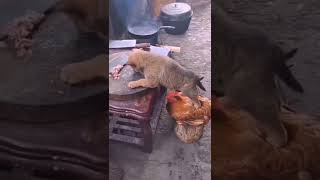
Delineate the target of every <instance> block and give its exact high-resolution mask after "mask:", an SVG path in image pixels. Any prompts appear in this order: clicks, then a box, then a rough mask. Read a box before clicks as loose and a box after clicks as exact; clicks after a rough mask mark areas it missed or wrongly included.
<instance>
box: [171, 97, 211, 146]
mask: <svg viewBox="0 0 320 180" xmlns="http://www.w3.org/2000/svg"><path fill="white" fill-rule="evenodd" d="M198 99H199V101H200V103H201V107H200V108H195V107H194V106H193V103H192V101H191V99H190V98H188V97H187V96H183V95H182V93H181V92H169V93H168V94H167V107H166V108H167V111H168V113H169V114H170V116H171V117H172V118H173V119H174V120H175V121H176V122H177V126H176V128H175V132H176V135H177V137H178V138H179V139H180V140H182V141H183V142H185V143H193V142H195V141H197V140H198V139H200V138H201V136H202V134H203V128H204V126H205V125H206V124H207V123H208V122H209V120H210V118H211V101H210V100H209V99H208V98H205V97H202V96H199V97H198Z"/></svg>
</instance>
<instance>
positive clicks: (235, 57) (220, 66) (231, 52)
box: [213, 6, 303, 147]
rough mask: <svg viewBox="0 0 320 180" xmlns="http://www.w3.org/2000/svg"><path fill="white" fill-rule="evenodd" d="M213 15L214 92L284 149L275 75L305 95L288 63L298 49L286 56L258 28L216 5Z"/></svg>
mask: <svg viewBox="0 0 320 180" xmlns="http://www.w3.org/2000/svg"><path fill="white" fill-rule="evenodd" d="M213 12H214V14H213V23H214V28H213V33H214V34H215V36H214V41H213V44H214V45H215V48H214V53H213V54H214V58H213V60H214V62H213V64H214V70H213V72H214V75H213V82H214V84H213V90H214V93H215V94H217V95H226V96H229V97H231V98H232V99H233V100H234V101H235V102H236V103H237V104H239V105H240V106H241V107H242V108H244V109H246V110H247V111H248V112H249V113H251V114H252V115H253V116H254V117H255V118H254V121H253V122H251V124H253V125H254V126H256V127H258V131H257V132H258V133H259V135H260V136H261V137H262V138H264V139H265V140H266V141H268V142H269V143H271V144H272V145H273V146H274V147H281V146H284V145H285V144H286V142H287V133H286V130H285V128H284V126H283V124H282V123H281V122H280V120H279V111H280V98H279V97H278V91H277V87H276V84H275V76H276V75H277V76H278V77H280V79H282V80H283V81H284V82H285V83H286V84H287V85H288V86H289V87H291V88H292V89H294V90H296V91H298V92H303V89H302V86H301V85H300V83H299V82H298V81H297V80H296V79H295V78H294V76H293V75H292V73H291V72H290V70H289V68H288V67H287V65H286V64H285V62H286V61H287V60H288V59H290V58H291V57H293V56H294V54H295V53H296V51H297V50H296V49H295V50H292V51H291V52H289V53H285V52H284V51H283V50H282V49H281V48H280V47H279V46H278V45H277V44H276V43H274V42H273V41H271V40H270V38H268V37H267V36H266V35H265V34H264V33H263V32H261V31H259V30H257V29H256V28H253V27H250V26H249V25H247V24H243V23H240V22H236V21H234V20H232V19H231V18H230V17H228V16H227V14H225V13H224V12H223V11H222V9H220V8H219V7H217V6H214V7H213Z"/></svg>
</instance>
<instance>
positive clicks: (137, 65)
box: [127, 49, 146, 72]
mask: <svg viewBox="0 0 320 180" xmlns="http://www.w3.org/2000/svg"><path fill="white" fill-rule="evenodd" d="M144 53H146V52H145V51H143V50H140V49H133V50H132V51H131V52H130V53H129V56H128V62H127V65H129V66H131V67H132V69H133V70H134V71H136V72H141V71H142V69H143V57H142V56H143V55H144Z"/></svg>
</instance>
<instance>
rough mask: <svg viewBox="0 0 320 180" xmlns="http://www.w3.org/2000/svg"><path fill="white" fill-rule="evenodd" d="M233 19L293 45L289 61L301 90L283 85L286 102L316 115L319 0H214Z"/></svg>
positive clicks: (287, 45)
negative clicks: (294, 50)
mask: <svg viewBox="0 0 320 180" xmlns="http://www.w3.org/2000/svg"><path fill="white" fill-rule="evenodd" d="M215 2H217V4H220V5H222V7H223V8H224V9H225V10H227V11H228V12H229V14H230V15H231V16H232V17H234V18H235V19H236V20H241V21H244V22H246V23H248V24H250V25H253V26H256V27H258V28H261V29H263V30H265V31H266V32H267V33H269V35H270V36H271V37H272V38H274V39H275V40H277V41H279V42H280V43H282V44H283V46H284V48H286V49H287V48H295V47H297V48H298V49H299V50H298V53H297V55H296V56H295V57H294V58H292V59H291V60H290V62H289V63H291V64H294V67H293V68H292V70H293V72H294V75H295V76H296V77H297V79H298V80H299V81H300V82H301V84H302V85H303V87H304V89H305V93H304V94H297V93H294V92H292V91H291V90H289V89H288V88H286V87H284V90H285V94H286V95H287V101H288V103H289V105H290V106H291V107H293V108H294V109H295V110H297V111H299V112H306V113H311V114H315V115H320V103H319V100H320V96H319V94H320V85H319V82H320V61H319V59H318V58H319V57H320V51H319V47H320V41H319V40H320V31H319V30H320V24H319V23H318V22H320V1H316V0H216V1H215Z"/></svg>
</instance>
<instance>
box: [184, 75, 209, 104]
mask: <svg viewBox="0 0 320 180" xmlns="http://www.w3.org/2000/svg"><path fill="white" fill-rule="evenodd" d="M203 78H204V77H198V76H196V78H195V79H194V80H193V81H192V82H190V83H187V84H185V85H184V86H183V87H182V88H181V92H182V94H183V95H185V96H188V97H189V98H190V99H191V100H192V101H193V102H194V104H195V105H196V106H197V107H200V106H201V104H200V101H199V100H198V96H199V90H198V88H197V86H198V87H199V88H200V89H202V90H204V91H206V89H205V88H204V86H203V85H202V83H201V80H202V79H203Z"/></svg>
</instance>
